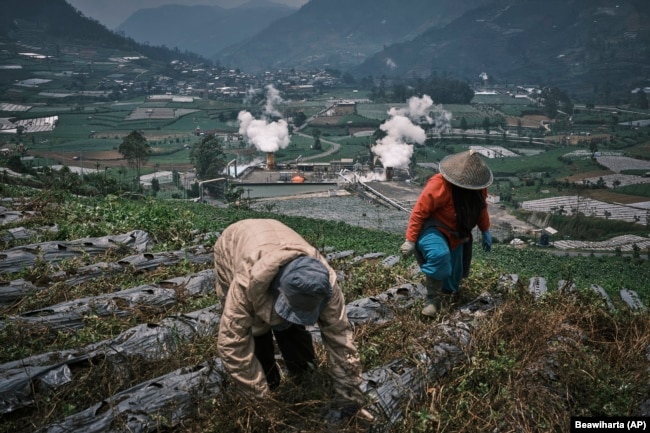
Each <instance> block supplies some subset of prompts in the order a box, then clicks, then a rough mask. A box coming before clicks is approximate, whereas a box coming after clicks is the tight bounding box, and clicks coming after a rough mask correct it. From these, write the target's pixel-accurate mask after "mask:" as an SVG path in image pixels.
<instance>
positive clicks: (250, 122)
mask: <svg viewBox="0 0 650 433" xmlns="http://www.w3.org/2000/svg"><path fill="white" fill-rule="evenodd" d="M237 119H238V120H239V133H240V134H241V135H242V136H243V137H244V140H245V141H246V142H247V143H249V144H252V145H253V146H255V148H256V149H257V150H260V151H262V152H276V151H278V150H280V149H284V148H285V147H287V146H288V145H289V141H290V140H289V125H288V124H287V122H286V121H285V120H284V119H280V120H278V121H274V122H269V121H268V120H266V119H255V118H254V117H253V115H252V114H251V113H249V112H248V111H240V112H239V115H238V116H237Z"/></svg>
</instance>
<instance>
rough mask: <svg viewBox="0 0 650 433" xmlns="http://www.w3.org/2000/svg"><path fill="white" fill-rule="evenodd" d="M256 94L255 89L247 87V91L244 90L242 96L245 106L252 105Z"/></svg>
mask: <svg viewBox="0 0 650 433" xmlns="http://www.w3.org/2000/svg"><path fill="white" fill-rule="evenodd" d="M256 94H257V90H255V88H253V87H252V86H251V87H249V88H248V90H246V94H245V95H244V100H243V103H244V104H245V105H249V104H252V103H253V101H254V100H255V95H256Z"/></svg>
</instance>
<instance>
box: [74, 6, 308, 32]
mask: <svg viewBox="0 0 650 433" xmlns="http://www.w3.org/2000/svg"><path fill="white" fill-rule="evenodd" d="M66 1H67V2H68V3H70V4H71V5H72V6H74V7H75V8H76V9H78V10H80V11H81V12H82V13H83V14H84V15H85V16H87V17H90V18H94V19H96V20H97V21H99V22H100V23H102V24H104V25H105V26H106V27H108V28H109V29H114V28H115V27H117V26H119V25H120V24H122V23H123V22H124V20H126V19H127V18H128V17H129V16H130V15H131V14H132V13H133V12H135V11H137V10H138V9H143V8H155V7H158V6H162V5H165V4H183V5H210V6H221V7H224V8H231V7H235V6H239V5H241V4H243V3H246V2H248V1H249V0H66ZM269 1H272V2H275V3H281V4H285V5H288V6H294V7H300V6H302V5H303V4H305V3H307V1H308V0H269Z"/></svg>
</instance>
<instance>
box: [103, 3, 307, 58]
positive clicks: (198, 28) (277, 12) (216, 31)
mask: <svg viewBox="0 0 650 433" xmlns="http://www.w3.org/2000/svg"><path fill="white" fill-rule="evenodd" d="M295 11H296V9H294V8H290V7H286V6H283V5H279V4H277V3H272V2H269V1H265V0H256V1H250V2H248V3H246V4H244V5H241V6H239V7H237V8H233V9H224V8H221V7H218V6H199V5H197V6H184V5H174V4H169V5H164V6H160V7H157V8H148V9H140V10H138V11H137V12H135V13H134V14H133V15H131V16H130V17H128V18H127V19H126V20H125V21H124V22H123V23H122V24H120V25H119V26H118V27H117V28H116V30H117V31H119V32H124V34H125V35H126V36H128V37H131V38H133V39H134V40H136V41H138V42H140V43H148V44H150V45H158V46H162V45H164V46H166V47H169V48H178V49H180V50H181V51H191V52H194V53H198V54H201V55H203V56H205V57H208V58H209V57H213V56H214V55H215V53H217V52H218V51H221V50H222V49H224V48H226V47H228V46H230V45H233V44H235V43H239V42H242V41H243V40H245V39H248V38H249V37H251V36H253V35H254V34H256V33H258V32H260V31H261V30H263V29H264V28H266V27H267V26H268V25H269V24H271V23H272V22H274V21H276V20H277V19H280V18H283V17H285V16H287V15H290V14H291V13H293V12H295Z"/></svg>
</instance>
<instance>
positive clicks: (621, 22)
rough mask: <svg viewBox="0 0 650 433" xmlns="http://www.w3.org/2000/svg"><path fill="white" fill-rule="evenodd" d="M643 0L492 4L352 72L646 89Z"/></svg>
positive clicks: (649, 45) (649, 61)
mask: <svg viewBox="0 0 650 433" xmlns="http://www.w3.org/2000/svg"><path fill="white" fill-rule="evenodd" d="M648 23H650V2H648V1H647V0H616V1H614V0H497V1H494V2H491V3H490V4H487V5H485V6H483V7H481V8H477V9H475V10H473V11H470V12H468V13H467V14H465V15H463V16H462V17H460V18H458V19H456V20H455V21H454V22H452V23H450V24H449V25H447V26H445V27H444V28H432V29H429V30H428V31H426V32H424V33H423V34H421V35H420V36H418V37H416V38H414V39H413V40H412V41H407V42H404V43H400V44H395V45H391V46H389V47H386V48H385V49H383V50H382V51H381V52H380V53H378V54H377V55H375V56H373V57H372V58H371V59H368V60H367V61H366V62H365V63H364V64H363V65H361V66H360V67H358V68H357V69H356V70H355V72H356V73H357V74H359V75H366V74H372V75H375V76H381V75H384V74H385V75H387V76H402V77H403V76H412V75H416V76H428V75H429V74H431V73H437V74H442V75H444V74H452V75H453V76H456V77H463V78H465V79H468V80H472V81H476V80H478V77H479V75H480V74H481V73H483V72H485V73H486V74H487V76H488V77H489V79H493V80H495V81H497V82H502V83H503V82H506V81H510V82H530V83H546V84H550V85H555V86H561V87H564V88H566V89H568V90H569V91H570V92H571V93H580V94H588V93H597V94H600V96H601V98H600V99H601V100H602V97H603V96H604V97H606V96H607V93H611V92H616V91H618V92H627V93H628V94H629V91H630V90H631V89H632V88H634V87H637V86H648V79H649V78H650V25H648Z"/></svg>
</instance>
